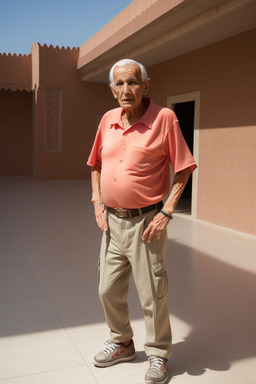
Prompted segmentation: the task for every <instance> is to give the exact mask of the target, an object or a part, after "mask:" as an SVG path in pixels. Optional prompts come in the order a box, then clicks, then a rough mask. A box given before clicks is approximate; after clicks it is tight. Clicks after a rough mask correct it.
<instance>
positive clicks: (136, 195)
mask: <svg viewBox="0 0 256 384" xmlns="http://www.w3.org/2000/svg"><path fill="white" fill-rule="evenodd" d="M150 81H151V80H150V79H149V78H148V76H147V72H146V69H145V67H144V66H143V65H142V64H140V63H137V62H135V61H133V60H130V59H124V60H121V61H119V62H117V63H116V64H115V65H114V66H113V67H112V68H111V70H110V88H111V91H112V93H113V95H114V97H115V98H116V99H117V101H118V103H119V106H120V107H119V108H116V109H113V110H111V111H108V112H107V113H106V114H105V115H104V116H103V118H102V120H101V122H100V125H99V128H98V132H97V135H96V138H95V142H94V145H93V148H92V151H91V154H90V157H89V159H88V165H89V166H91V167H92V168H91V171H92V172H91V181H92V202H93V204H94V210H95V217H96V221H97V223H98V226H99V228H100V229H101V230H102V231H103V238H102V244H101V251H100V258H99V260H100V262H99V297H100V299H101V302H102V305H103V308H104V311H105V316H106V321H107V324H108V327H109V329H110V335H111V339H110V340H109V341H107V342H106V343H105V344H106V347H105V349H104V350H103V351H102V352H100V353H99V354H97V355H96V356H95V358H94V364H95V366H97V367H107V366H111V365H113V364H116V363H119V362H123V361H130V360H133V359H134V358H135V348H134V343H133V330H132V328H131V325H130V320H129V310H128V305H127V301H126V299H127V295H128V286H129V279H130V276H131V273H133V277H134V282H135V285H136V288H137V291H138V295H139V299H140V302H141V306H142V309H143V312H144V318H145V325H146V340H145V345H144V348H145V352H146V354H147V356H148V359H149V369H148V371H147V373H146V376H145V383H150V384H163V383H166V381H167V378H168V371H167V359H168V358H169V357H170V356H171V339H172V337H171V336H172V335H171V328H170V322H169V312H168V307H167V298H166V293H167V284H168V282H167V274H166V269H165V263H164V258H165V251H166V240H167V229H166V227H167V225H168V223H169V222H170V220H171V219H172V213H173V211H174V209H175V206H176V204H177V203H178V200H179V198H180V196H181V194H182V192H183V190H184V188H185V185H186V183H187V181H188V178H189V176H190V173H191V172H193V170H194V169H195V168H196V164H195V161H194V159H193V157H192V155H191V152H190V151H189V149H188V146H187V144H186V142H185V140H184V138H183V136H182V133H181V131H180V128H179V123H178V121H177V118H176V116H175V114H174V113H173V112H172V111H171V110H170V109H168V108H163V107H160V106H156V105H154V104H153V102H152V101H151V100H150V99H149V98H146V97H145V95H146V94H147V92H148V90H149V87H150ZM170 163H171V165H172V167H173V170H174V173H175V178H174V182H173V186H172V189H171V192H170V194H169V197H168V198H167V200H166V202H165V203H164V204H163V202H162V200H163V198H164V197H165V196H166V195H167V194H168V192H169V190H170V176H169V174H170V172H169V171H170V169H169V167H170Z"/></svg>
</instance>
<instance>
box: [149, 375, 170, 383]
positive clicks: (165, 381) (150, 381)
mask: <svg viewBox="0 0 256 384" xmlns="http://www.w3.org/2000/svg"><path fill="white" fill-rule="evenodd" d="M167 381H168V376H167V377H166V378H165V379H164V380H162V381H158V382H156V381H152V380H145V384H165V383H167Z"/></svg>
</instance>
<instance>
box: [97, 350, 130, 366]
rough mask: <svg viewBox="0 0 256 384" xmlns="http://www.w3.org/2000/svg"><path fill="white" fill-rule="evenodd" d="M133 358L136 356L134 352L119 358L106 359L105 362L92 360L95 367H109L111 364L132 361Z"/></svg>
mask: <svg viewBox="0 0 256 384" xmlns="http://www.w3.org/2000/svg"><path fill="white" fill-rule="evenodd" d="M135 358H136V354H135V353H134V354H133V355H131V356H125V357H120V359H116V360H112V361H108V362H106V363H100V362H98V361H95V360H94V362H93V364H94V365H95V367H99V368H105V367H111V365H115V364H118V363H123V362H125V361H132V360H134V359H135Z"/></svg>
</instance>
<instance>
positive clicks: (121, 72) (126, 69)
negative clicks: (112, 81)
mask: <svg viewBox="0 0 256 384" xmlns="http://www.w3.org/2000/svg"><path fill="white" fill-rule="evenodd" d="M113 76H114V78H116V77H129V78H130V77H133V78H137V79H138V78H141V71H140V67H139V66H138V65H137V64H125V65H117V66H115V68H114V72H113Z"/></svg>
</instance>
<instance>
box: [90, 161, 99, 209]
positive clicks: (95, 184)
mask: <svg viewBox="0 0 256 384" xmlns="http://www.w3.org/2000/svg"><path fill="white" fill-rule="evenodd" d="M100 173H101V169H100V167H98V166H94V167H92V168H91V183H92V200H91V201H92V203H95V202H100V201H101V191H100Z"/></svg>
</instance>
